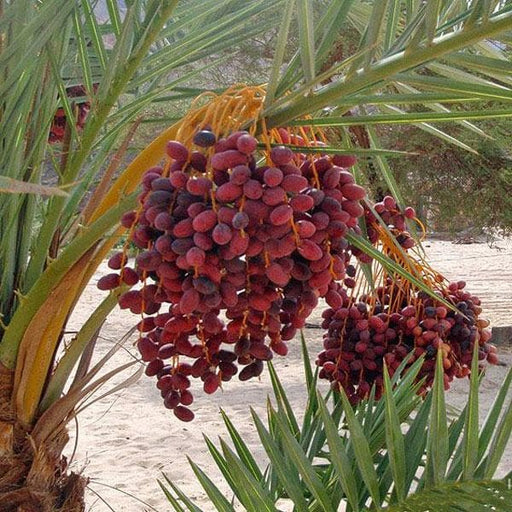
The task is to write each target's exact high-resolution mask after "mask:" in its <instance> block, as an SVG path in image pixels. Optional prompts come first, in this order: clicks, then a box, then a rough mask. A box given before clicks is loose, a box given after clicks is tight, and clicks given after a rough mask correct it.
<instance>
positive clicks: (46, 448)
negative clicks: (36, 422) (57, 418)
mask: <svg viewBox="0 0 512 512" xmlns="http://www.w3.org/2000/svg"><path fill="white" fill-rule="evenodd" d="M12 383H13V372H11V371H10V370H7V369H6V368H5V367H2V366H1V365H0V512H57V511H62V512H64V511H65V512H82V511H84V510H85V503H84V491H85V486H86V485H87V479H86V478H85V477H83V476H82V475H79V474H75V473H69V472H68V466H67V460H66V458H65V457H64V456H63V455H62V451H63V449H64V447H65V446H66V444H67V442H68V435H67V430H66V428H65V427H64V426H63V427H62V428H61V429H58V430H56V431H54V432H53V434H52V436H51V438H49V439H46V440H45V442H44V443H41V444H39V445H36V443H35V442H34V439H33V438H32V437H31V431H32V428H31V429H28V430H27V429H26V428H22V426H21V425H19V423H17V422H16V418H15V415H14V411H13V408H12V399H11V395H12Z"/></svg>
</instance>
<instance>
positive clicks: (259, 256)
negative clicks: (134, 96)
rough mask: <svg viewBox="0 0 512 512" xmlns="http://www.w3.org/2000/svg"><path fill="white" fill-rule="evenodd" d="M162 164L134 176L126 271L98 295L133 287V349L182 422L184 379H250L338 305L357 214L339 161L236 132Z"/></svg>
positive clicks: (109, 279)
mask: <svg viewBox="0 0 512 512" xmlns="http://www.w3.org/2000/svg"><path fill="white" fill-rule="evenodd" d="M167 154H168V157H169V161H168V163H167V165H166V166H165V168H164V167H154V168H151V169H149V170H148V171H147V172H146V173H145V174H144V176H143V178H142V185H143V191H142V193H141V195H140V197H139V203H140V207H139V208H138V209H137V210H136V211H132V212H128V213H127V214H125V215H124V217H123V219H122V223H123V225H124V226H126V227H128V228H130V240H131V242H133V244H135V245H136V246H137V247H138V248H139V249H140V252H139V254H138V256H137V257H136V259H135V264H134V266H133V267H131V266H129V265H128V259H127V257H126V255H125V254H124V253H123V252H121V253H117V254H114V255H113V256H112V257H111V259H110V261H109V266H110V267H111V268H112V269H113V270H116V272H113V273H111V274H108V275H106V276H104V277H102V278H101V279H100V280H99V282H98V286H99V287H100V289H104V290H109V289H113V288H115V287H117V286H119V285H120V284H121V283H126V284H128V285H135V284H137V283H139V282H140V283H142V286H141V287H140V288H139V289H132V290H130V291H128V292H126V293H124V294H123V295H121V296H120V299H119V304H120V306H121V307H122V308H127V309H130V310H131V311H132V312H133V313H135V314H142V315H144V318H143V320H141V322H140V323H139V330H140V331H141V333H142V337H141V338H140V340H139V342H138V348H139V351H140V353H141V355H142V359H143V360H144V361H146V362H147V363H148V364H147V367H146V374H147V375H150V376H156V377H157V387H158V388H159V390H160V392H161V395H162V397H163V398H164V404H165V406H166V407H168V408H169V409H172V410H173V411H174V413H175V415H176V416H177V417H178V418H180V419H181V420H185V421H188V420H191V419H192V418H193V412H192V411H191V410H190V409H189V408H188V406H189V405H190V404H191V403H192V401H193V395H192V393H191V391H190V386H191V379H192V378H199V379H201V380H202V382H203V389H204V391H205V392H206V393H213V392H215V391H216V390H217V389H218V388H219V387H220V386H221V383H222V382H223V381H228V380H230V379H231V378H232V377H233V376H234V375H236V374H238V376H239V378H240V379H241V380H247V379H249V378H251V377H255V376H258V375H260V373H261V372H262V370H263V362H264V361H268V360H270V359H271V358H272V357H273V354H274V353H275V354H279V355H285V354H286V353H287V345H286V342H287V341H288V340H291V339H292V338H293V337H294V335H295V333H296V331H297V329H300V328H301V327H303V326H304V324H305V321H306V319H307V317H308V316H309V315H310V313H311V312H312V311H313V309H314V308H315V307H316V306H317V303H318V299H319V298H320V297H323V298H325V299H326V301H327V303H328V304H329V305H330V306H331V307H333V308H338V307H340V306H341V305H342V304H343V300H344V299H343V297H344V296H345V295H346V294H345V292H344V291H343V289H342V288H341V285H340V284H339V282H340V281H343V279H344V278H345V273H346V267H347V266H348V264H349V259H350V251H349V250H348V243H347V241H346V240H345V238H344V235H345V233H346V232H347V230H350V229H354V228H356V226H357V223H358V218H359V217H360V216H362V215H363V213H364V210H363V207H362V205H361V204H360V200H361V199H363V197H364V196H365V191H364V189H363V188H362V187H360V186H359V185H357V184H355V183H354V178H353V176H352V174H351V173H350V172H349V171H347V170H346V169H344V168H343V166H348V164H353V163H354V161H353V159H352V158H347V157H345V156H343V155H335V156H332V157H331V156H322V157H316V158H312V157H306V156H305V155H298V154H294V153H293V152H292V151H291V150H290V149H289V148H287V147H285V146H282V145H275V146H274V147H272V148H269V149H267V150H266V151H265V152H264V155H265V157H266V162H265V164H263V165H261V164H260V165H257V163H256V158H257V156H258V155H261V154H262V152H261V150H259V149H258V141H257V140H256V139H255V138H254V137H253V136H252V135H250V134H249V133H247V132H244V131H239V132H236V133H233V134H231V135H229V136H228V137H226V138H222V139H219V140H217V137H216V134H215V133H213V132H212V131H210V130H208V129H203V130H201V131H199V132H198V133H196V135H195V137H194V139H193V144H192V145H191V147H186V146H185V145H183V144H182V143H180V142H178V141H170V142H169V143H168V145H167Z"/></svg>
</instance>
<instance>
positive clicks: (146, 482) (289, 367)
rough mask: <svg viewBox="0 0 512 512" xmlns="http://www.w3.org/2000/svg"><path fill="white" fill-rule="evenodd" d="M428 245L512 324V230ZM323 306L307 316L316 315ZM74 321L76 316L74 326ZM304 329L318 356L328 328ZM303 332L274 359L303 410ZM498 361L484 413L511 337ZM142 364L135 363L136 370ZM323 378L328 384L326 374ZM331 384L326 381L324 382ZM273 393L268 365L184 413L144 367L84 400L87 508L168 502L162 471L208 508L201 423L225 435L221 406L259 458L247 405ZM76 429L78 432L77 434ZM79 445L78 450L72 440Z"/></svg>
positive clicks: (129, 351)
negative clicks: (199, 474) (197, 470)
mask: <svg viewBox="0 0 512 512" xmlns="http://www.w3.org/2000/svg"><path fill="white" fill-rule="evenodd" d="M425 248H426V251H427V254H428V257H429V260H430V262H431V264H432V265H433V266H434V268H436V269H437V270H438V271H440V272H441V273H443V274H444V275H445V276H446V277H448V278H449V279H457V280H459V279H463V280H465V281H466V282H467V283H468V289H469V290H470V291H471V292H472V293H474V294H476V295H478V296H479V297H480V298H481V299H482V302H483V307H484V314H483V316H485V317H487V318H489V319H490V320H491V321H492V325H495V326H507V325H511V323H512V322H511V314H510V313H511V310H512V240H511V239H507V240H499V241H497V242H496V243H495V244H493V245H492V246H489V245H488V244H485V243H480V244H470V245H463V244H461V245H457V244H452V243H451V242H449V241H438V240H436V241H435V240H427V241H426V243H425ZM105 269H106V267H104V268H102V269H100V270H99V272H98V273H97V275H96V276H95V278H94V279H93V280H92V281H91V283H90V284H89V286H88V290H87V293H86V294H85V296H84V297H83V301H82V302H81V303H80V305H79V307H78V308H77V311H76V312H75V314H74V316H73V319H72V321H73V325H74V326H76V327H78V326H80V325H81V322H82V321H83V320H84V319H85V318H87V315H88V314H89V313H90V312H91V311H92V310H93V308H94V306H95V305H97V304H98V302H99V301H100V300H101V299H102V298H103V297H104V293H103V292H100V291H98V290H97V289H96V286H95V283H96V281H97V279H98V278H99V277H100V276H101V275H103V273H104V272H105ZM320 313H321V310H319V311H318V314H315V315H313V318H311V319H310V322H311V323H312V324H315V323H318V319H319V317H320ZM133 323H134V318H133V316H132V315H130V314H129V313H126V312H125V311H120V310H119V309H117V310H115V311H114V313H113V314H112V315H111V316H110V317H109V319H108V321H107V322H106V324H105V326H104V328H103V330H102V333H101V338H100V340H99V341H98V349H97V357H98V358H99V357H101V356H102V355H104V354H105V353H106V352H107V351H108V350H109V349H110V348H111V347H112V346H113V345H115V344H116V343H118V341H119V340H120V339H121V338H122V336H123V335H124V334H125V333H126V331H127V330H128V329H129V328H130V327H131V326H132V325H133ZM72 327H73V326H72ZM306 337H307V341H308V346H309V350H310V353H311V354H312V357H314V355H315V354H316V352H317V351H318V350H320V347H321V337H322V331H321V330H319V329H314V328H312V329H307V330H306ZM298 345H299V344H298V342H296V343H291V344H290V354H289V355H288V356H287V357H286V358H276V359H275V361H274V362H275V366H276V368H277V370H278V372H279V376H280V378H281V380H282V383H283V385H284V387H285V389H286V391H287V394H288V397H289V399H290V401H291V402H292V404H293V406H294V410H295V411H297V413H299V411H300V410H301V408H302V406H303V405H304V403H305V385H304V379H303V372H302V361H301V356H300V350H299V346H298ZM500 354H501V361H502V365H499V366H494V367H490V368H489V370H488V371H487V374H486V377H485V379H484V381H483V383H482V386H481V393H482V397H481V408H482V411H481V413H482V418H483V417H485V414H486V412H487V410H488V408H489V407H490V405H491V403H492V400H493V398H494V396H495V394H496V390H497V389H498V387H499V384H500V382H501V381H502V380H503V379H504V377H505V375H506V372H507V371H508V369H509V367H510V365H512V351H511V350H510V347H505V346H501V347H500ZM136 357H137V353H136V349H135V348H134V347H133V343H132V342H128V343H126V344H125V348H123V349H121V350H120V351H119V352H118V353H117V354H116V356H115V357H114V359H112V361H111V362H110V363H109V365H108V367H109V368H114V367H115V366H116V365H119V364H121V363H123V362H127V361H130V360H132V359H133V358H136ZM137 367H138V363H137V365H135V366H134V367H133V368H132V373H133V371H135V370H136V369H137ZM129 375H130V371H128V372H126V373H124V374H123V375H119V376H117V377H116V378H114V379H113V381H112V382H111V383H110V384H107V385H106V386H105V387H104V388H102V390H101V391H106V390H107V389H108V388H109V387H112V386H113V385H116V384H117V383H119V382H121V381H122V380H123V379H125V378H127V377H128V376H129ZM322 385H325V384H324V383H322ZM325 388H327V386H325ZM466 394H467V382H466V381H458V382H456V383H455V384H454V385H453V386H452V389H451V390H450V391H449V392H448V394H447V397H448V401H449V403H450V404H451V405H453V406H454V407H456V408H459V409H460V408H462V407H463V405H464V403H465V400H466ZM269 395H271V386H270V381H269V378H268V374H267V373H266V372H264V374H263V375H262V377H261V378H260V379H259V380H258V381H249V382H245V383H242V382H240V381H238V380H236V378H235V379H233V380H232V381H231V382H229V383H227V384H226V385H225V387H224V390H223V391H220V392H217V393H216V394H215V395H213V396H207V395H204V394H203V393H201V392H199V391H198V392H197V393H196V400H195V403H194V404H193V408H194V412H195V414H196V419H195V420H194V421H193V422H192V423H181V422H180V421H178V420H177V419H176V418H175V417H174V415H173V414H172V413H171V412H170V411H168V410H166V409H165V408H164V407H163V404H162V401H161V399H160V396H159V393H158V391H157V390H156V388H155V387H154V380H153V379H149V378H147V377H145V376H142V377H141V378H140V379H139V380H138V381H137V382H136V383H134V384H132V385H131V386H129V387H128V388H126V389H123V390H120V391H117V392H115V393H114V394H112V395H110V396H107V397H106V398H104V399H102V400H99V401H96V402H95V403H93V404H92V405H90V406H89V407H87V408H85V409H84V410H83V411H82V412H81V413H80V415H79V417H78V430H76V428H75V427H74V426H73V425H71V435H72V441H71V443H70V445H69V449H68V453H67V455H68V457H69V458H70V459H71V467H72V469H73V470H74V471H83V473H84V474H85V475H86V476H88V477H89V478H90V480H91V481H90V485H89V490H88V494H87V505H88V510H90V511H91V512H107V511H112V510H114V511H116V512H138V511H140V512H143V511H158V512H164V511H170V510H172V508H171V506H170V505H169V504H168V503H167V501H166V499H165V497H164V495H163V493H162V491H161V490H160V488H159V486H158V483H157V479H162V475H163V474H165V475H167V477H168V478H170V479H171V480H172V481H173V482H174V483H176V484H177V485H179V486H180V488H181V489H182V490H183V491H184V492H185V493H186V494H187V495H188V496H189V497H190V498H192V499H194V500H195V501H196V504H197V506H198V507H199V508H200V509H201V510H204V511H209V510H212V507H211V505H209V504H208V500H207V499H206V498H205V494H204V492H203V491H202V488H201V487H200V485H199V484H198V483H197V481H196V480H195V478H194V475H193V473H192V470H191V469H190V467H189V465H188V463H187V458H186V457H187V456H189V457H190V458H192V459H193V460H194V461H195V462H197V463H198V464H199V465H200V466H201V467H202V468H203V469H205V470H207V472H208V474H209V475H210V476H211V478H212V479H213V480H214V481H215V482H216V483H218V484H219V485H220V486H221V487H222V486H223V488H224V489H226V491H227V489H228V488H227V485H226V484H223V482H222V479H221V478H220V477H219V474H218V472H216V471H215V468H214V463H213V461H212V460H211V459H210V457H209V455H208V452H207V448H206V445H205V443H204V441H203V433H205V434H207V435H208V436H209V437H210V438H211V439H213V440H215V441H216V440H217V438H218V436H222V437H227V432H226V429H225V428H224V425H223V422H222V419H221V417H220V413H219V408H220V407H222V408H223V409H224V410H225V411H226V412H227V413H228V415H229V417H230V418H231V420H232V421H233V423H234V424H235V425H236V426H237V428H238V430H239V432H240V434H241V435H242V436H243V438H244V439H245V440H246V442H247V443H248V445H249V446H250V447H251V448H253V449H254V452H255V454H256V457H257V459H258V460H259V461H260V462H261V464H262V467H263V466H264V464H265V458H264V452H263V450H262V448H261V447H260V446H259V444H258V442H257V435H256V432H255V428H254V427H253V425H252V423H251V421H250V412H249V407H253V408H254V409H255V410H256V411H258V412H259V413H260V414H262V415H264V414H265V403H266V400H267V397H268V396H269ZM77 434H78V435H77ZM75 440H76V449H75V450H74V441H75ZM511 452H512V450H510V449H509V453H508V454H507V455H506V457H505V459H504V461H503V463H502V465H501V466H500V474H505V472H508V471H510V470H512V453H511Z"/></svg>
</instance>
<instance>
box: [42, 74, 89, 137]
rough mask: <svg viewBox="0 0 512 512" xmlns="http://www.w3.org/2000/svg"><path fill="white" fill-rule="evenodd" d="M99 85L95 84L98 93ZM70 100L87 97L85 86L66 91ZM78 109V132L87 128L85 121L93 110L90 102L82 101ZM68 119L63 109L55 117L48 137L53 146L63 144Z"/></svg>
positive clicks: (70, 88)
mask: <svg viewBox="0 0 512 512" xmlns="http://www.w3.org/2000/svg"><path fill="white" fill-rule="evenodd" d="M96 89H97V84H94V90H95V91H96ZM66 93H67V96H68V98H79V97H82V96H86V95H87V91H86V90H85V87H84V86H83V85H75V86H72V87H68V88H67V89H66ZM75 108H76V112H75V113H76V119H75V125H76V128H77V129H78V130H82V129H83V127H84V126H85V121H86V120H87V116H88V115H89V111H90V110H91V102H90V101H80V102H78V103H76V104H75ZM66 126H67V117H66V112H65V110H64V109H63V108H62V107H59V108H58V109H57V111H56V112H55V115H54V117H53V122H52V124H51V126H50V133H49V135H48V141H49V142H50V143H52V144H55V143H58V142H62V141H63V140H64V134H65V133H66Z"/></svg>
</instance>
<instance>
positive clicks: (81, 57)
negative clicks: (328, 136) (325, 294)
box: [0, 0, 512, 511]
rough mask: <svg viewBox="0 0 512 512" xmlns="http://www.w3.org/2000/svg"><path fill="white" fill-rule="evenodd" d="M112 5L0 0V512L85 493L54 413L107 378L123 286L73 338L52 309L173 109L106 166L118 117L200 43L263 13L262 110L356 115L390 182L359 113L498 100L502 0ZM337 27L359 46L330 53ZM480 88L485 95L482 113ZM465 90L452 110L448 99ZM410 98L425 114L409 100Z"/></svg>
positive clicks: (507, 16) (74, 505)
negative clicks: (110, 332) (94, 360)
mask: <svg viewBox="0 0 512 512" xmlns="http://www.w3.org/2000/svg"><path fill="white" fill-rule="evenodd" d="M125 4H126V8H121V7H120V4H119V2H116V1H114V0H105V2H103V3H99V4H98V3H97V2H95V1H93V0H81V1H79V0H76V1H69V0H42V1H34V0H3V1H0V15H1V17H0V63H1V68H0V70H1V71H0V73H1V77H2V78H1V81H0V99H1V100H0V118H1V125H2V130H1V133H0V137H1V145H2V148H1V153H0V161H1V165H0V169H1V173H0V191H1V192H2V195H1V196H0V200H1V202H0V315H1V316H0V322H1V323H0V503H1V506H2V507H3V509H5V510H8V511H10V510H13V511H14V510H16V511H31V510H82V509H83V507H84V505H83V487H84V485H85V479H83V478H82V477H79V476H76V475H69V474H68V473H67V469H66V467H65V461H64V460H63V458H62V449H63V446H64V445H65V444H66V442H67V434H66V424H67V423H68V422H69V421H70V419H71V418H73V417H74V413H75V408H76V404H77V403H78V402H80V401H81V400H83V399H84V398H85V397H87V396H89V395H90V394H91V393H92V392H93V391H94V390H95V389H97V388H98V387H99V386H100V385H101V384H102V383H103V382H104V380H105V378H107V377H108V375H107V376H104V377H98V372H99V370H100V368H101V363H100V364H99V365H97V366H94V367H92V368H90V367H89V366H90V358H91V352H92V351H93V348H94V340H95V336H96V335H97V332H98V329H99V328H100V326H101V324H102V322H103V321H104V319H105V317H106V316H107V315H108V313H109V312H110V311H111V310H112V308H113V307H114V306H115V304H116V294H119V293H120V292H121V291H122V289H119V290H118V291H116V292H113V293H112V294H111V295H110V296H108V297H107V298H106V299H105V300H104V301H103V302H102V303H101V304H100V305H99V306H98V308H97V309H96V310H95V311H94V313H93V314H92V315H91V317H90V318H89V319H88V320H87V321H86V322H85V323H84V325H83V326H82V328H81V329H80V330H79V332H78V333H77V334H76V335H75V336H74V337H73V338H72V339H71V340H68V339H65V336H64V333H65V331H66V324H67V321H68V319H69V317H70V314H71V313H72V311H73V309H74V308H75V306H76V304H77V302H78V299H79V297H80V296H81V294H82V293H83V291H84V288H85V285H86V283H87V282H88V281H89V279H90V278H91V276H92V275H93V273H94V271H95V269H96V268H97V266H98V265H99V263H100V262H101V261H102V260H103V258H104V257H105V256H106V254H107V253H108V251H109V250H110V249H111V248H112V246H113V244H114V243H115V241H116V240H117V239H118V237H119V236H121V234H122V229H121V228H120V227H119V225H118V219H119V218H120V215H121V213H122V212H124V211H125V210H127V209H129V208H131V207H132V206H133V205H134V204H135V201H136V194H137V192H136V187H137V183H138V178H139V176H140V173H141V171H142V170H143V169H144V168H146V166H148V165H152V163H153V162H157V161H158V160H159V159H160V157H161V156H162V154H163V153H164V148H165V143H166V141H167V140H168V139H169V138H172V136H173V134H174V133H175V131H176V130H177V127H179V121H178V123H177V124H175V125H172V126H171V127H170V128H167V129H166V130H164V131H163V132H162V134H161V135H160V136H159V137H157V138H156V139H155V141H154V142H153V143H151V144H150V145H149V146H148V148H147V149H146V150H144V151H143V152H142V153H140V154H139V155H138V156H136V157H135V158H134V159H133V161H132V163H131V164H130V165H129V166H128V167H127V168H126V169H125V170H122V172H121V173H120V174H118V171H117V169H118V167H119V165H120V162H121V161H123V159H125V157H127V155H128V154H127V148H128V147H129V145H130V139H131V138H132V136H133V133H134V132H135V131H136V130H137V129H140V127H141V126H148V125H147V124H144V123H145V122H146V121H152V120H154V119H153V117H154V116H153V114H151V112H154V109H155V108H156V106H158V105H165V109H166V111H167V112H171V116H170V117H172V116H173V114H172V113H173V112H177V113H178V112H179V109H178V107H176V105H178V106H181V105H183V103H187V102H188V101H189V100H190V99H191V98H192V97H194V96H195V95H197V94H198V93H199V92H201V90H200V89H198V88H193V87H192V86H191V84H193V83H194V79H195V78H197V77H198V76H200V73H201V72H204V69H205V64H204V62H205V61H203V60H201V59H203V58H206V57H209V59H208V60H207V61H206V62H207V64H206V65H211V66H213V65H215V64H217V62H216V58H217V57H218V58H219V59H222V58H223V57H224V58H225V56H226V55H227V54H228V52H229V51H230V50H231V49H233V48H234V47H236V45H238V44H241V43H245V42H246V41H248V40H250V39H251V37H253V36H255V35H257V34H259V33H262V32H265V31H269V30H272V27H273V26H275V25H276V24H278V25H279V30H278V32H277V36H276V42H275V58H274V61H273V64H272V66H271V68H270V69H269V79H268V83H267V85H266V100H265V108H264V109H263V112H262V117H264V118H265V121H266V125H267V126H268V127H272V126H280V125H290V124H293V123H301V122H302V121H301V117H303V116H305V115H310V116H312V119H309V120H308V121H307V122H308V123H309V124H315V125H319V126H327V127H332V128H333V129H341V132H340V133H341V135H340V137H341V139H342V140H345V143H346V144H349V142H350V141H349V140H348V138H346V137H345V136H344V134H343V130H344V129H345V128H346V127H349V126H351V125H356V124H357V125H361V124H362V125H364V126H366V129H367V133H368V137H369V139H368V140H369V146H370V147H369V149H368V148H366V149H363V150H359V152H360V153H362V154H366V155H368V156H369V158H373V159H374V162H375V164H376V166H377V168H378V169H380V171H381V172H382V174H383V176H384V179H386V180H387V183H388V186H389V188H390V190H391V191H392V192H393V193H394V194H395V195H396V196H397V197H398V198H400V192H399V189H398V187H397V185H396V183H394V181H393V180H392V177H391V173H390V172H389V168H388V165H389V164H388V161H387V159H386V155H388V154H391V155H393V154H394V155H395V156H396V153H394V152H393V151H387V150H384V151H382V150H379V148H378V147H377V146H378V141H377V137H376V136H375V133H374V132H373V129H372V126H373V125H374V124H376V123H397V122H401V123H413V124H416V125H418V126H419V127H420V128H422V129H425V130H428V131H431V132H435V133H436V134H438V135H439V136H441V137H444V138H448V137H449V136H448V135H446V134H444V133H443V132H442V130H440V129H439V128H437V127H434V126H433V125H432V124H430V123H434V122H448V121H451V122H458V123H462V125H463V126H464V127H465V128H467V129H470V130H478V128H477V127H476V126H475V125H474V124H472V120H475V119H479V118H484V117H500V116H504V115H510V114H511V113H512V110H511V109H510V108H508V107H507V105H508V103H509V102H510V99H511V97H512V96H511V91H510V78H509V71H510V66H511V65H510V62H509V61H508V59H507V51H508V42H509V35H510V34H509V33H510V30H511V29H512V3H511V2H510V1H497V0H474V1H469V0H455V1H452V0H450V1H448V0H426V1H417V0H383V1H378V2H377V1H370V0H368V1H363V0H332V1H327V0H315V1H313V0H294V1H291V0H288V1H285V0H248V1H246V2H233V1H231V0H221V1H219V0H215V1H213V0H188V1H178V0H131V1H126V2H125ZM99 7H103V8H102V9H101V10H98V9H99ZM276 8H278V11H275V10H274V9H276ZM276 12H279V13H282V17H279V15H278V14H276ZM295 27H296V29H295ZM348 30H350V31H351V33H352V34H354V37H356V38H360V42H359V45H358V47H357V48H356V49H355V50H354V49H353V50H352V51H351V52H348V53H346V54H342V55H337V54H336V53H335V51H334V50H335V49H336V48H337V47H338V46H337V45H339V44H340V41H341V42H343V36H344V34H345V32H346V31H348ZM291 33H297V35H298V38H289V35H290V34H291ZM290 39H291V40H293V41H297V40H298V45H297V48H296V49H293V48H290V46H289V45H288V44H287V43H288V41H289V40H290ZM285 61H287V62H285ZM490 99H492V100H493V101H496V102H499V105H500V108H499V109H496V110H492V111H489V109H488V107H487V102H488V101H489V100H490ZM466 103H468V104H470V105H471V106H472V108H471V109H465V110H464V112H463V113H461V112H459V111H456V110H454V111H452V110H451V109H450V108H449V105H452V104H454V105H461V104H464V105H465V104H466ZM411 104H412V105H422V106H425V107H426V108H425V112H421V113H417V112H414V113H413V112H409V111H408V109H407V106H408V105H411ZM503 105H505V107H504V108H502V106H503ZM375 106H378V109H377V108H376V107H375ZM173 109H174V110H173ZM148 112H150V113H149V114H148ZM348 112H350V113H351V114H357V115H351V116H347V115H345V114H347V113H348ZM377 112H382V113H377ZM56 113H58V116H57V117H56ZM86 115H87V116H86ZM144 116H146V118H144ZM148 117H149V119H148ZM59 119H60V121H59ZM62 119H65V120H66V121H65V122H64V124H63V122H62ZM59 123H60V124H59ZM482 136H483V135H482ZM450 140H451V141H452V142H453V143H456V144H464V143H463V141H457V140H455V139H453V138H451V139H450ZM55 142H57V144H55ZM345 147H346V146H345ZM353 150H354V151H355V152H356V151H358V150H357V149H353ZM129 156H130V158H131V157H133V154H131V155H129ZM352 243H354V244H355V245H359V246H360V247H361V248H363V249H365V250H368V246H367V245H365V243H364V241H362V240H360V239H358V238H353V240H352ZM375 256H376V257H378V255H375ZM75 367H77V368H78V369H77V370H76V371H74V368H75Z"/></svg>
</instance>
